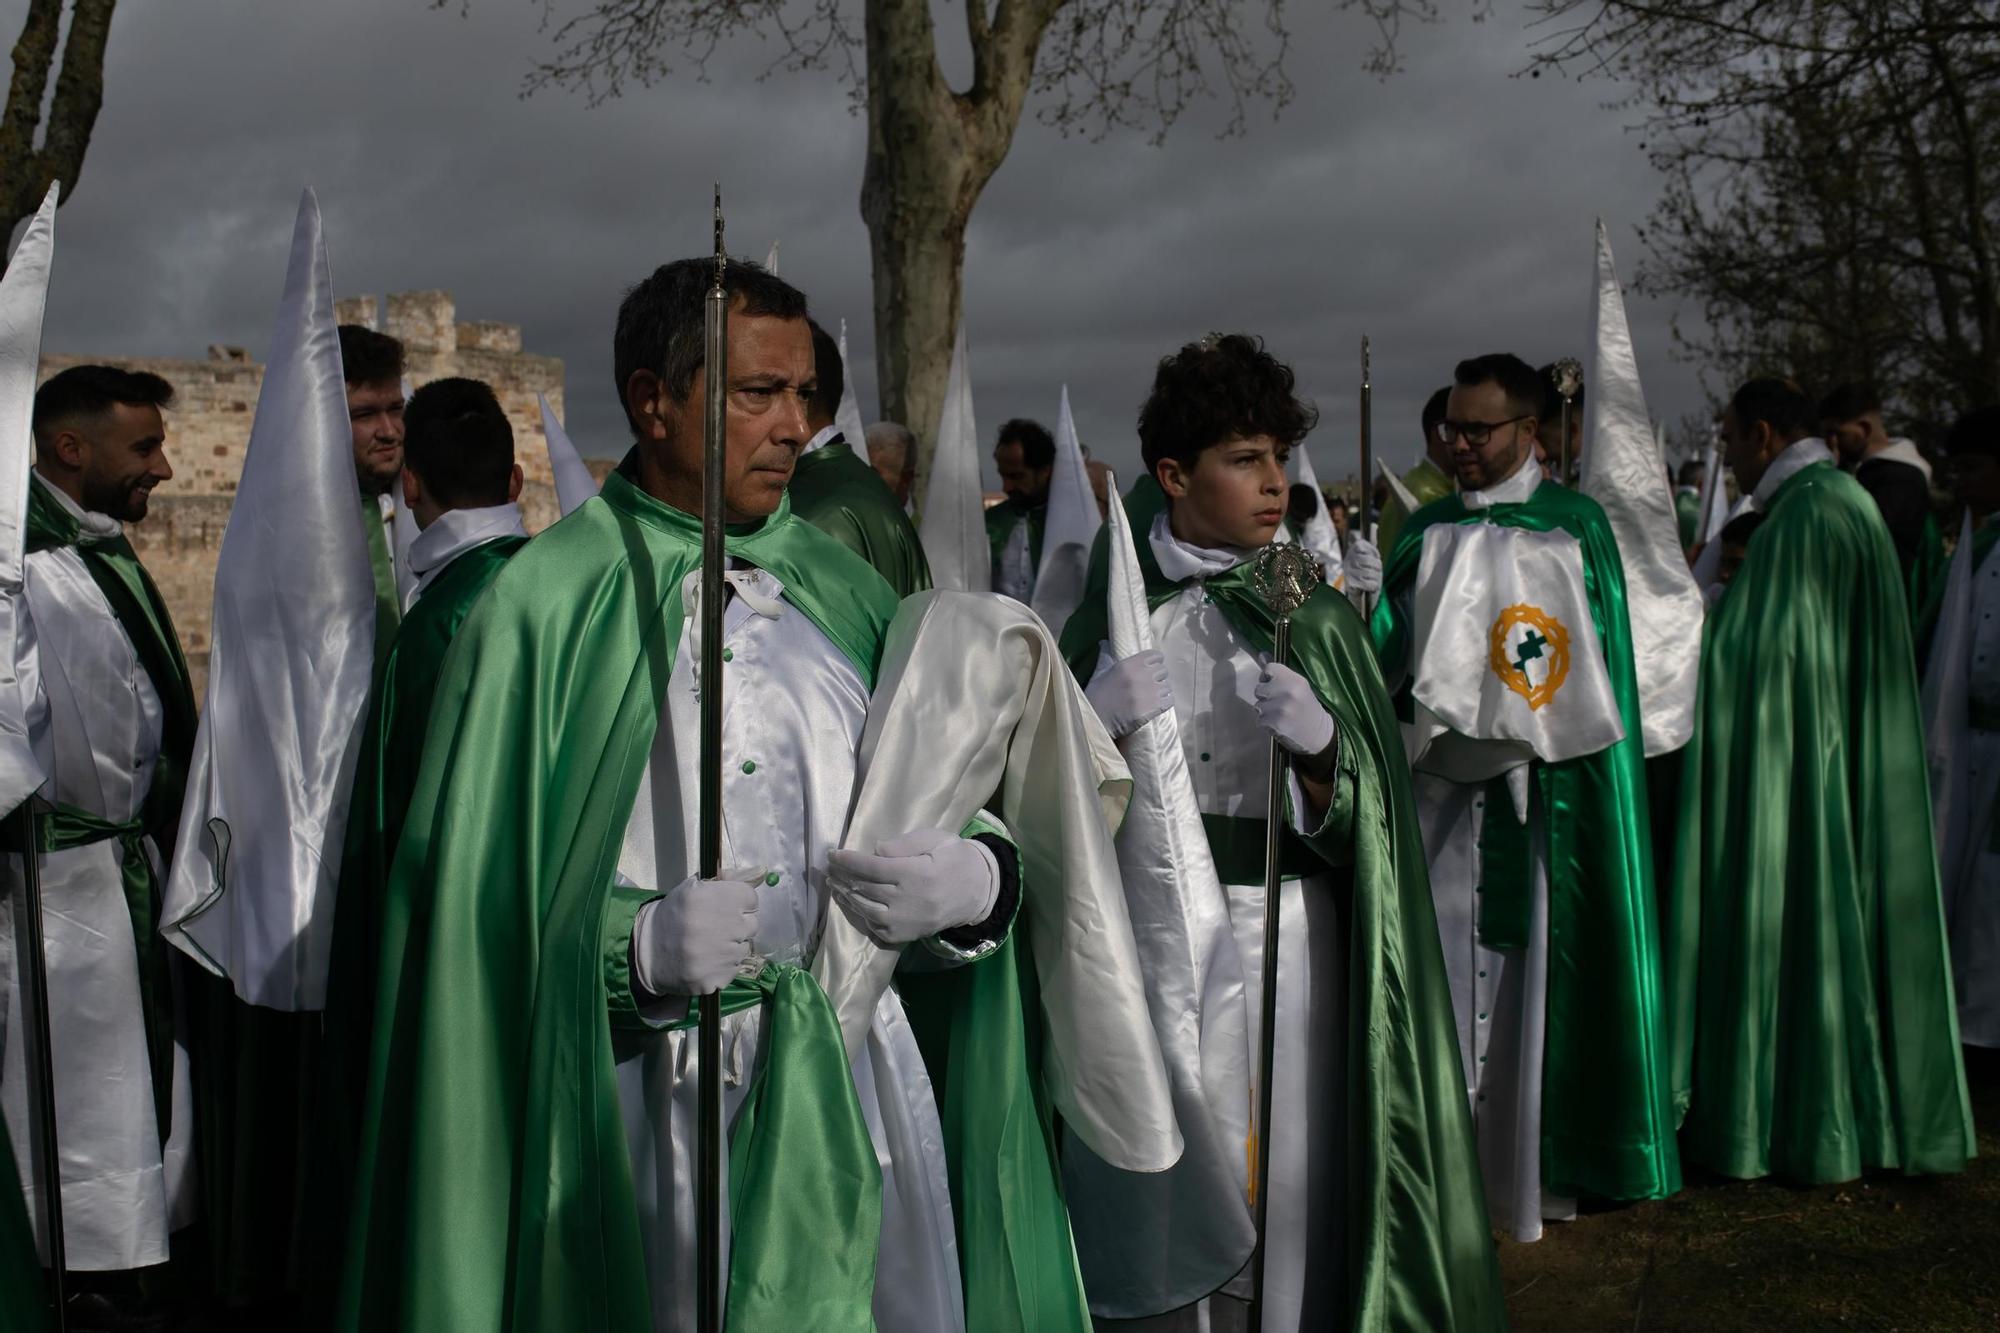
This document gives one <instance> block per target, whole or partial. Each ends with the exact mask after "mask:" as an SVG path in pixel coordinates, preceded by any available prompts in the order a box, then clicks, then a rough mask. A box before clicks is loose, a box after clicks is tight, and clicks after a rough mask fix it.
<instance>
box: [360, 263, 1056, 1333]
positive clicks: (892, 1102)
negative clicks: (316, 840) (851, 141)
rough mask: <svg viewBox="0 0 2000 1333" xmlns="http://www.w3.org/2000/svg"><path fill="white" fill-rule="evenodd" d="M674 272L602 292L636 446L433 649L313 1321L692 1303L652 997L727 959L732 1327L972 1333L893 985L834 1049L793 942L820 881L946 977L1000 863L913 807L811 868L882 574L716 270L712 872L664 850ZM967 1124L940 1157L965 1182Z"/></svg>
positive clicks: (795, 362)
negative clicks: (905, 817)
mask: <svg viewBox="0 0 2000 1333" xmlns="http://www.w3.org/2000/svg"><path fill="white" fill-rule="evenodd" d="M711 271H712V270H711V267H710V265H709V264H708V263H707V262H706V261H683V262H681V263H677V264H671V265H667V266H666V267H664V268H662V269H661V270H659V271H658V272H657V273H655V274H654V275H653V276H652V277H651V278H649V279H648V280H647V281H646V282H644V283H641V284H640V285H639V286H638V287H637V288H635V289H634V290H633V292H632V293H631V294H630V295H628V297H627V298H626V301H625V304H624V306H623V307H622V308H621V311H620V317H619V325H618V334H617V337H616V340H615V355H614V360H615V362H616V373H617V379H618V383H619V386H620V390H621V393H622V395H623V404H624V407H625V409H626V413H627V416H628V418H629V419H630V421H631V423H632V425H633V429H634V433H635V435H636V437H637V439H638V444H637V446H636V447H635V449H634V450H633V452H632V453H631V454H630V455H629V456H628V457H627V459H626V461H625V463H624V464H622V465H621V467H620V469H619V471H618V472H616V473H614V474H613V475H612V476H611V477H610V478H609V479H608V480H607V481H606V483H605V486H604V489H603V491H602V493H601V495H600V496H599V497H597V498H594V499H592V500H589V501H587V502H586V503H585V504H584V505H583V506H582V507H581V508H579V509H578V510H577V511H575V512H574V513H573V514H571V515H570V516H569V517H568V518H566V519H564V520H563V521H562V522H560V523H558V524H556V525H555V526H554V527H553V528H551V529H550V530H549V531H548V532H546V533H544V534H543V535H542V536H541V537H540V538H538V539H537V540H536V541H535V542H534V543H532V544H531V545H530V546H529V547H528V548H526V549H525V550H524V551H522V552H521V553H520V554H519V555H518V556H517V557H515V558H514V559H513V560H512V561H510V562H509V563H508V565H507V567H506V568H505V569H503V570H502V571H501V572H500V574H499V575H498V576H497V577H496V578H495V579H494V580H493V582H492V584H491V585H490V587H489V589H488V592H487V595H486V596H485V597H484V598H482V599H481V600H480V602H479V604H478V605H477V606H476V607H474V609H473V610H472V612H471V613H470V614H469V615H468V616H467V618H466V620H465V622H464V624H463V625H462V626H461V627H460V632H459V635H458V637H457V639H456V640H455V641H454V643H453V645H452V648H451V650H450V651H449V653H448V654H447V655H446V658H445V662H444V666H443V670H442V673H441V675H440V678H439V682H438V687H437V693H436V696H435V701H434V704H433V707H432V716H431V722H430V726H429V729H428V733H427V737H426V741H425V749H424V759H423V763H422V766H421V768H420V770H419V775H418V778H417V782H416V786H415V789H414V791H413V794H412V799H411V804H410V808H409V813H408V816H407V819H406V821H405V823H404V827H403V834H402V838H401V840H400V842H399V844H398V847H397V851H396V859H395V862H394V865H393V868H392V870H391V872H390V876H389V883H388V888H387V892H386V895H385V897H384V900H383V904H382V953H381V960H380V967H379V975H380V977H381V983H380V988H379V990H378V992H377V997H376V999H377V1017H376V1023H375V1038H374V1050H373V1055H372V1058H371V1068H370V1076H369V1077H370V1081H369V1096H368V1114H367V1118H366V1121H365V1132H364V1139H363V1144H362V1157H361V1165H360V1169H359V1171H358V1173H357V1191H356V1195H355V1217H354V1222H353V1225H352V1227H351V1230H350V1247H349V1248H350V1254H349V1259H348V1265H347V1272H346V1278H345V1281H344V1283H343V1292H342V1299H341V1312H340V1323H341V1326H342V1327H344V1328H349V1329H370V1330H373V1329H387V1328H404V1329H423V1330H427V1331H428V1330H434V1329H500V1328H506V1329H565V1330H567V1329H619V1330H624V1329H632V1328H647V1327H651V1328H656V1329H681V1328H685V1327H689V1326H690V1325H691V1322H692V1317H693V1276H694V1217H693V1204H692V1198H693V1181H692V1176H693V1167H694V1163H693V1161H692V1154H691V1145H692V1141H693V1138H694V1133H693V1121H694V1115H693V1112H694V1091H695V1077H694V1067H693V1065H694V1061H693V1051H692V1031H691V1028H690V1025H689V1024H688V1022H687V1021H686V1014H687V1012H688V1009H689V1006H688V1004H687V997H689V996H692V995H697V994H700V993H702V992H704V991H707V990H711V989H714V988H716V987H718V986H724V985H725V983H726V989H725V993H724V997H723V1005H724V1008H725V1011H727V1017H726V1019H725V1031H724V1034H723V1040H724V1050H725V1056H724V1065H725V1071H726V1073H725V1077H726V1080H727V1081H726V1085H725V1090H724V1091H725V1096H726V1099H727V1111H726V1114H727V1115H728V1117H729V1135H730V1143H729V1151H728V1164H727V1188H728V1195H729V1208H728V1219H727V1220H728V1228H727V1231H728V1243H729V1246H730V1253H729V1255H728V1284H727V1289H728V1291H727V1315H728V1321H729V1326H730V1327H731V1328H732V1329H736V1330H745V1331H749V1333H755V1331H756V1330H763V1329H780V1328H782V1329H793V1328H814V1329H831V1330H841V1329H854V1330H860V1329H865V1328H869V1327H871V1321H872V1326H873V1327H877V1328H880V1329H882V1330H884V1331H885V1333H890V1331H892V1330H900V1329H924V1330H930V1329H939V1328H945V1329H949V1328H955V1327H963V1326H968V1325H969V1326H970V1327H972V1328H975V1329H977V1328H982V1327H988V1326H991V1325H988V1324H986V1323H983V1322H982V1318H983V1315H984V1312H983V1311H982V1310H979V1309H968V1308H967V1301H966V1299H965V1298H964V1297H963V1296H962V1295H961V1294H960V1293H961V1286H960V1282H961V1279H960V1273H959V1263H958V1260H957V1259H955V1258H954V1256H953V1253H952V1248H953V1247H952V1237H953V1235H954V1227H953V1221H952V1217H951V1202H950V1201H951V1199H952V1198H953V1191H952V1190H951V1188H950V1186H949V1184H948V1183H947V1180H946V1176H947V1174H949V1173H948V1171H947V1165H946V1162H945V1161H944V1159H943V1151H942V1149H943V1146H944V1145H943V1136H942V1134H941V1133H940V1132H939V1128H938V1120H937V1108H936V1106H935V1104H934V1102H933V1101H932V1099H931V1094H930V1089H929V1085H928V1081H927V1080H926V1079H925V1076H924V1072H923V1061H922V1056H921V1055H920V1054H919V1052H918V1051H917V1048H916V1045H915V1042H914V1040H913V1039H912V1037H911V1034H910V1030H909V1023H908V1021H907V1020H906V1019H905V1018H904V1016H903V1010H902V1006H901V1004H900V1003H899V1002H898V1001H897V1000H896V998H895V997H894V996H892V995H885V996H884V997H883V1000H882V1003H881V1004H880V1005H878V1006H877V1009H876V1012H875V1016H874V1019H873V1022H872V1024H871V1025H870V1029H869V1032H868V1034H867V1042H866V1046H865V1049H863V1050H862V1051H861V1053H860V1054H859V1055H858V1056H857V1057H856V1058H855V1059H854V1060H853V1061H852V1062H850V1060H849V1058H848V1055H847V1051H846V1049H845V1046H844V1044H843V1041H842V1037H841V1032H840V1028H839V1024H838V1021H837V1019H836V1018H835V1016H834V1013H833V1011H832V1009H831V1007H830V1006H829V1005H828V1003H827V1001H826V998H825V995H824V993H823V992H821V990H820V989H819V987H818V984H817V983H816V982H815V981H814V980H813V979H812V977H811V975H810V974H809V972H807V971H806V970H805V965H806V964H807V963H809V962H810V960H811V956H812V952H813V950H814V948H816V947H817V940H818V936H819V930H820V923H821V922H822V920H823V919H824V914H825V913H826V912H828V911H830V910H833V904H831V903H830V902H829V894H831V895H832V896H834V897H837V898H838V899H839V904H838V906H839V909H840V911H841V912H842V913H843V914H845V915H848V916H852V917H853V918H854V919H855V920H856V921H857V922H860V923H862V924H863V927H864V928H865V929H866V930H868V931H869V933H870V934H871V936H873V937H874V938H877V939H881V940H888V941H895V942H897V943H899V944H912V943H917V944H918V946H919V947H920V948H922V949H924V950H927V951H928V952H930V953H931V954H932V955H933V956H934V957H935V959H936V961H937V962H940V963H946V964H957V965H959V966H958V970H959V971H960V972H961V973H962V974H978V973H980V972H982V971H983V969H985V968H987V967H991V966H994V965H995V964H997V963H999V962H1000V954H999V952H998V951H999V950H1001V948H1002V946H1003V945H1004V942H1005V937H1006V935H1007V933H1008V929H1009V926H1010V924H1011V921H1012V913H1013V911H1014V906H1015V904H1016V903H1017V902H1018V899H1019V877H1018V870H1017V867H1016V866H1015V864H1014V858H1013V857H1012V855H1011V852H1010V850H1009V847H1008V844H1007V843H1006V842H1005V841H1004V840H1002V839H1000V838H998V837H997V836H995V835H993V834H991V833H988V832H985V831H981V830H975V832H974V835H973V836H971V837H961V836H959V835H958V834H957V833H955V832H952V831H947V830H940V829H916V830H911V831H909V832H908V833H906V834H903V835H900V836H898V837H893V838H888V839H885V840H883V841H882V842H880V843H879V844H878V845H877V846H876V847H875V848H874V849H872V851H870V850H868V849H861V850H859V851H857V852H856V854H855V855H856V857H857V858H858V859H857V860H850V861H848V862H847V863H845V864H844V866H843V867H842V868H841V870H840V872H839V873H837V874H835V873H830V871H829V869H828V866H829V863H830V857H831V854H832V852H833V850H834V848H835V847H836V846H837V845H838V842H839V839H840V836H841V832H842V828H843V826H844V823H845V820H846V814H847V810H848V807H849V804H850V802H851V799H852V785H853V781H854V775H855V765H856V752H857V747H858V743H859V738H860V730H861V725H862V721H863V718H864V716H865V714H866V711H867V705H868V698H869V694H870V691H871V690H872V688H873V684H874V674H875V670H876V664H877V661H878V659H879V656H880V654H881V650H882V641H883V635H884V633H885V631H886V628H887V626H888V623H889V619H890V615H891V613H892V611H893V610H894V607H895V598H894V595H893V594H892V593H891V592H890V590H889V589H888V587H887V585H886V584H885V583H883V582H882V581H881V579H880V577H879V576H877V575H876V574H875V573H874V572H873V571H872V570H870V569H869V568H868V567H867V566H866V565H865V564H863V563H862V562H861V561H860V559H859V558H858V557H855V556H854V555H852V553H850V552H849V551H847V550H846V548H844V547H842V546H841V545H840V544H839V543H837V542H835V541H833V540H832V539H831V538H829V537H827V536H826V535H825V534H823V533H821V532H819V531H818V530H817V529H815V528H813V527H811V526H810V525H808V524H805V523H802V522H800V521H798V520H796V519H795V518H794V517H793V516H792V514H791V512H790V509H789V506H788V504H787V501H786V497H785V487H786V485H787V483H788V482H789V481H790V478H791V473H792V463H793V459H794V457H795V456H796V454H797V452H798V449H799V447H800V446H801V445H802V444H803V443H804V441H805V439H806V438H807V431H806V430H805V421H804V403H805V402H806V401H809V400H810V398H811V396H812V393H813V390H814V388H815V383H814V369H813V354H812V345H811V338H810V333H809V330H808V328H807V325H806V310H805V300H804V297H803V296H801V295H800V294H799V293H798V292H797V291H795V290H794V289H792V288H791V287H789V286H788V285H786V284H784V283H783V282H782V281H780V280H779V279H777V278H776V277H774V276H772V275H769V274H766V273H764V272H762V271H761V270H758V269H756V268H754V267H753V266H734V265H732V266H730V268H729V269H728V276H727V282H728V286H729V290H730V294H731V313H730V316H729V328H728V338H729V359H728V384H727V402H728V416H727V421H728V427H727V429H728V444H727V463H726V475H725V478H724V494H725V501H726V503H727V505H728V507H729V511H730V512H729V520H730V533H729V537H728V542H727V547H728V551H729V554H730V560H731V565H732V568H731V569H730V570H729V572H728V576H727V578H728V585H729V589H730V604H729V606H728V607H727V608H726V610H725V613H724V619H725V632H726V634H727V635H728V639H727V643H726V646H725V647H724V648H723V650H722V658H723V661H724V662H725V663H727V664H728V665H727V666H726V667H725V670H726V672H727V673H728V674H727V675H726V676H725V685H724V700H725V708H724V718H723V752H724V756H725V763H724V766H723V784H724V785H723V790H722V793H721V796H722V807H723V819H724V845H725V852H724V862H725V869H724V871H723V874H722V875H721V876H720V877H719V878H717V879H714V880H702V879H698V878H696V877H695V875H694V866H693V855H692V853H693V847H694V843H695V837H694V806H695V800H696V794H697V792H698V790H699V787H700V779H699V776H698V774H697V773H696V771H695V769H696V755H697V751H698V747H697V745H696V743H695V738H696V734H697V731H698V726H697V718H698V714H699V702H698V698H697V681H696V680H695V667H694V663H695V661H696V659H697V658H698V656H699V655H698V653H696V652H695V645H694V644H693V638H694V635H695V632H696V629H695V627H696V626H697V625H698V619H697V618H696V611H697V607H696V604H695V603H696V601H697V600H698V591H699V578H698V577H697V573H698V565H699V555H700V542H699V531H700V522H699V519H698V518H697V516H696V512H695V511H696V510H698V508H699V503H700V501H699V496H700V486H701V461H700V460H701V434H702V431H701V425H700V420H701V404H702V401H703V384H704V377H705V373H706V370H705V367H704V365H703V352H702V339H701V336H700V331H701V327H702V298H703V295H704V294H705V291H706V289H707V287H708V285H709V281H710V273H711ZM1015 1030H1016V1031H1017V1032H1018V1031H1019V1028H1018V1026H1017V1027H1016V1029H1015ZM964 1058H978V1056H977V1053H968V1054H967V1055H966V1056H965V1057H964ZM977 1149H978V1145H971V1146H969V1147H966V1148H965V1149H964V1152H962V1153H961V1154H960V1158H959V1160H958V1162H957V1163H956V1164H955V1165H953V1166H952V1167H951V1173H958V1174H962V1173H964V1172H967V1171H972V1172H978V1171H980V1170H985V1171H986V1172H987V1173H988V1174H989V1175H990V1174H991V1173H992V1172H993V1171H995V1170H998V1169H999V1167H998V1166H994V1165H990V1164H989V1165H986V1166H984V1167H982V1166H981V1164H980V1163H979V1161H978V1160H977V1158H976V1157H975V1158H972V1159H971V1160H970V1161H969V1162H968V1161H967V1160H966V1158H965V1153H971V1152H976V1151H977ZM1038 1188H1039V1189H1041V1190H1046V1189H1047V1188H1048V1186H1046V1185H1043V1186H1039V1187H1038V1186H1036V1185H1034V1184H1033V1183H1032V1182H1028V1181H1022V1182H1017V1183H1016V1185H1015V1186H1014V1190H1015V1191H1017V1192H1018V1191H1023V1190H1025V1191H1028V1192H1033V1191H1035V1190H1036V1189H1038ZM1017 1204H1018V1201H1015V1202H1014V1203H1010V1206H1017ZM1056 1215H1057V1216H1060V1213H1059V1211H1058V1212H1057V1214H1056ZM1034 1239H1035V1238H1033V1237H1025V1238H1023V1237H1018V1236H1016V1235H1013V1234H1010V1235H1009V1236H1008V1241H1009V1243H1010V1244H1014V1243H1019V1242H1021V1241H1022V1240H1025V1241H1027V1242H1033V1241H1034ZM1044 1239H1046V1240H1052V1241H1059V1242H1061V1244H1062V1246H1063V1248H1064V1249H1065V1250H1066V1249H1067V1237H1066V1236H1061V1235H1051V1236H1049V1237H1046V1238H1044ZM988 1257H995V1256H988ZM997 1257H998V1261H999V1262H1000V1263H1002V1264H1005V1263H1009V1262H1019V1259H1018V1258H1017V1257H1016V1256H1015V1254H1014V1253H1013V1252H1006V1253H1003V1254H1002V1255H1000V1256H997ZM967 1262H968V1265H969V1262H970V1260H969V1257H968V1259H967ZM968 1271H969V1268H968ZM1073 1272H1074V1269H1073V1265H1072V1267H1071V1269H1070V1273H1071V1281H1072V1283H1073V1281H1074V1279H1073ZM1076 1303H1077V1305H1078V1306H1079V1308H1080V1301H1078V1302H1076ZM1056 1326H1059V1325H1051V1324H1048V1323H1045V1322H1041V1321H1039V1320H1037V1319H1036V1318H1035V1317H1034V1316H1032V1315H1031V1316H1029V1317H1028V1318H1027V1319H1025V1320H1023V1321H1020V1322H1017V1323H1016V1324H1015V1325H1014V1327H1019V1328H1024V1329H1027V1328H1042V1327H1056ZM1075 1326H1077V1327H1081V1326H1082V1325H1081V1323H1080V1322H1079V1323H1078V1324H1076V1325H1075Z"/></svg>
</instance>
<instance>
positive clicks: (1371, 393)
mask: <svg viewBox="0 0 2000 1333" xmlns="http://www.w3.org/2000/svg"><path fill="white" fill-rule="evenodd" d="M1368 361H1369V356H1368V335H1367V334H1365V333H1364V334H1362V335H1361V497H1360V498H1361V528H1360V532H1361V536H1362V538H1363V539H1364V540H1366V541H1369V542H1373V541H1374V540H1375V527H1374V522H1373V514H1374V511H1375V390H1374V388H1373V387H1372V386H1371V385H1370V384H1369V383H1368V378H1369V374H1368V372H1369V365H1368Z"/></svg>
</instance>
